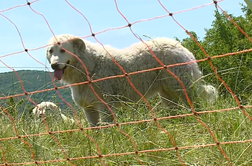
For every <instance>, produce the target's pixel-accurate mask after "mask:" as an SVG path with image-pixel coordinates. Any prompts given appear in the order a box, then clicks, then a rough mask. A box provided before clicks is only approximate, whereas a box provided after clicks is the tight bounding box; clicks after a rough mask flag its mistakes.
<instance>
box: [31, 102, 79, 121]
mask: <svg viewBox="0 0 252 166" xmlns="http://www.w3.org/2000/svg"><path fill="white" fill-rule="evenodd" d="M47 109H48V110H52V111H59V112H60V116H61V118H62V119H63V120H64V121H65V122H71V123H74V119H72V118H68V117H66V116H65V115H64V114H62V113H61V110H60V108H59V107H58V106H57V105H56V104H54V103H53V102H49V101H46V102H42V103H40V104H38V105H37V106H36V107H35V108H33V110H32V113H33V114H34V115H35V117H37V118H38V117H40V116H41V115H42V114H45V113H46V110H47Z"/></svg>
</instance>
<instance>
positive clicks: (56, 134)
mask: <svg viewBox="0 0 252 166" xmlns="http://www.w3.org/2000/svg"><path fill="white" fill-rule="evenodd" d="M39 1H40V0H36V1H32V2H27V3H25V4H22V5H17V6H13V7H11V8H8V9H4V10H1V11H0V16H1V17H3V18H5V19H6V20H8V21H9V22H10V23H11V24H12V25H13V26H14V27H15V29H16V31H17V32H18V35H19V40H21V43H22V46H23V50H20V51H17V52H12V53H9V54H6V55H0V62H1V63H2V64H3V65H4V66H6V67H7V68H9V69H10V70H12V71H13V72H14V73H15V75H16V77H17V78H18V80H19V82H20V85H21V88H22V90H23V93H19V94H13V95H8V96H0V101H4V102H5V101H7V100H9V99H11V98H18V97H23V96H26V100H27V101H29V102H30V103H32V104H33V105H34V106H36V105H37V104H38V103H36V102H35V101H34V100H32V99H31V98H30V96H31V95H33V94H38V93H43V92H48V91H55V92H57V95H58V96H59V97H60V98H61V100H62V101H63V102H64V103H66V104H67V106H68V107H69V108H71V110H72V113H73V116H74V118H75V120H76V121H77V128H75V129H64V130H57V131H55V130H52V129H51V127H50V124H48V123H49V122H48V120H47V117H46V116H45V115H44V114H43V117H42V118H43V125H44V126H45V130H46V132H37V133H33V134H31V133H29V132H27V134H25V133H26V132H25V131H24V132H22V133H20V131H19V130H18V129H17V128H18V127H17V122H16V121H15V117H14V116H13V115H11V114H10V113H9V111H8V109H7V108H5V107H4V106H2V105H1V106H0V108H1V110H2V114H1V116H6V117H7V119H9V120H10V125H11V126H12V128H13V130H14V133H15V135H14V136H9V137H2V136H1V137H0V149H1V160H0V165H40V164H50V163H53V164H59V163H64V164H69V165H76V164H75V162H76V161H78V160H90V161H91V164H90V165H92V160H94V161H96V160H99V163H100V165H110V164H109V162H108V161H105V160H106V158H110V157H117V156H131V157H132V158H133V159H131V160H136V161H137V163H138V164H140V165H146V163H145V162H143V160H142V157H141V156H142V154H148V153H157V155H158V152H169V151H174V152H175V155H176V158H177V159H178V163H179V164H181V165H187V162H186V161H185V160H184V157H183V155H181V152H182V151H183V150H191V149H198V148H207V147H217V148H218V152H220V153H221V154H222V156H223V157H224V158H225V161H226V163H227V164H228V165H232V162H233V161H234V160H233V159H232V160H231V159H230V156H229V155H228V153H227V151H226V150H225V148H223V147H224V146H225V145H230V144H232V145H236V144H243V143H249V144H250V145H251V142H252V139H245V140H244V139H241V140H227V141H219V139H218V136H217V135H216V134H215V132H214V131H213V129H211V127H209V125H208V124H207V123H205V122H204V121H203V120H202V119H201V118H200V116H201V115H206V114H215V113H221V112H222V113H226V112H230V111H235V110H240V111H241V112H242V114H244V115H245V116H246V117H247V118H248V119H250V121H251V120H252V117H251V116H250V115H249V113H248V112H247V111H246V109H250V108H252V106H251V105H246V106H244V105H242V104H241V101H240V99H239V98H238V97H237V96H236V94H235V93H234V92H233V91H232V89H231V88H229V86H228V84H226V82H225V80H223V79H222V77H221V76H220V75H219V73H218V72H217V70H216V67H215V66H214V64H213V63H212V60H213V59H217V58H226V57H228V56H236V55H239V54H243V53H247V52H251V51H252V49H246V50H242V51H237V52H231V53H225V54H222V55H214V56H209V55H208V53H207V52H206V51H205V49H204V47H203V46H202V45H201V44H200V42H198V41H197V39H196V38H195V37H194V36H193V35H192V34H191V33H190V32H189V31H188V30H187V29H186V27H184V26H183V25H181V24H180V23H179V21H178V20H176V17H175V16H176V14H179V13H184V12H188V11H191V10H197V9H199V8H204V7H206V6H210V5H215V6H216V8H218V9H219V10H220V11H222V13H223V14H224V15H225V16H226V17H227V18H228V19H229V20H230V21H231V22H232V23H233V26H235V27H237V28H238V29H239V31H240V33H241V34H243V35H244V36H245V37H246V38H248V39H249V41H250V42H251V43H252V39H251V38H250V37H249V35H247V34H246V32H245V31H244V30H243V29H242V28H241V27H239V26H238V24H237V23H236V22H235V21H234V20H232V18H231V17H229V15H228V14H227V13H226V12H225V11H224V10H223V9H222V7H221V6H220V5H219V4H218V3H219V2H221V1H224V0H220V1H213V2H211V3H208V4H205V5H201V6H198V7H194V8H191V9H186V10H183V11H177V12H173V13H172V12H170V11H169V10H168V8H169V7H167V6H165V5H163V4H162V2H161V1H160V0H158V1H157V2H156V3H157V4H159V5H160V6H161V7H162V8H163V9H164V10H165V11H166V12H167V14H166V15H161V16H157V17H154V18H148V19H144V20H138V21H135V22H130V21H129V20H128V19H127V17H126V16H124V14H123V12H122V11H121V10H120V6H119V5H118V4H117V1H116V0H114V5H115V7H116V10H117V12H118V13H119V14H120V16H121V17H122V18H123V19H124V20H125V22H126V25H123V26H121V27H115V28H109V29H105V30H103V31H100V32H94V31H93V29H92V24H91V23H90V22H89V20H88V19H87V17H86V16H85V14H83V12H82V11H79V10H78V9H77V8H75V6H74V5H72V4H71V2H70V1H67V0H65V2H66V4H67V5H69V7H71V8H72V9H73V10H75V11H76V12H77V13H78V14H80V15H81V17H82V18H83V20H82V21H84V22H87V24H88V26H89V29H90V35H89V36H83V37H81V38H83V39H84V38H93V39H94V40H95V41H96V42H97V43H99V44H100V45H101V46H102V47H103V49H104V50H105V51H106V53H107V54H108V55H109V56H110V57H111V59H112V60H113V62H114V63H115V64H116V65H117V66H118V67H119V68H120V69H121V71H122V73H123V74H121V75H114V76H110V77H105V78H99V79H94V80H93V79H92V78H91V76H90V74H89V72H88V70H87V67H86V66H85V64H84V63H82V65H83V67H84V69H85V70H86V74H87V78H88V80H89V81H86V82H81V83H76V84H70V85H61V86H57V85H56V83H55V81H54V78H53V76H52V74H51V73H50V78H51V80H52V82H53V86H54V88H49V89H42V90H38V91H32V92H28V91H27V90H26V89H25V87H24V86H23V83H22V79H21V77H20V76H19V74H18V72H17V71H16V70H15V69H14V68H12V67H10V66H9V65H8V64H7V63H5V61H4V58H5V57H11V56H14V55H17V54H20V53H27V55H28V56H29V57H30V58H32V59H33V60H35V61H36V62H37V63H39V64H41V65H43V66H44V67H45V69H46V70H47V71H49V70H50V69H49V67H47V66H46V65H45V64H44V63H42V62H40V61H38V60H37V59H36V58H35V57H34V56H33V55H32V54H30V52H32V51H35V50H40V49H45V48H46V47H47V45H44V46H41V47H38V48H33V49H27V48H26V46H25V42H24V41H23V38H22V33H21V32H20V31H19V27H18V26H17V25H16V24H15V22H13V21H12V20H11V19H10V18H8V17H7V16H5V14H4V13H5V12H7V11H8V12H11V11H12V10H14V9H17V8H20V7H29V10H31V11H32V12H33V13H34V14H36V15H39V16H40V17H41V18H42V19H43V20H44V21H45V24H46V25H47V26H48V28H49V30H50V31H51V33H52V36H54V37H55V36H56V35H55V33H54V31H53V28H51V26H50V24H49V22H48V21H47V17H46V16H44V13H39V12H38V11H36V10H35V9H33V4H35V3H39ZM27 10H28V9H27ZM164 17H171V18H172V20H173V21H174V22H175V23H176V24H177V25H178V26H179V27H180V28H182V29H183V30H184V31H185V32H186V33H187V34H188V35H189V36H190V37H191V38H192V39H193V40H194V42H195V43H197V45H198V47H199V48H200V49H201V50H202V51H203V52H204V54H205V58H202V59H198V60H196V62H197V63H200V62H204V61H207V62H209V64H210V65H211V68H212V70H213V72H214V74H215V75H216V77H217V78H218V80H219V81H220V82H221V84H222V85H224V86H225V88H226V89H227V90H228V91H229V92H230V94H231V95H232V96H233V98H234V100H235V102H236V103H237V105H236V106H235V107H230V108H223V109H218V110H203V111H197V109H195V106H194V105H193V103H192V101H191V99H190V98H189V96H188V95H187V89H186V88H185V86H184V85H183V82H182V81H181V80H180V79H179V77H178V76H176V75H175V74H174V73H172V72H171V71H170V68H171V67H174V66H182V65H186V64H190V63H195V61H190V62H186V63H178V64H174V65H165V64H163V63H162V62H161V60H160V59H158V58H157V56H156V55H155V53H154V52H153V51H152V50H151V48H150V47H149V46H148V44H147V43H145V42H144V41H143V40H142V39H141V38H140V37H139V36H138V35H137V34H136V33H135V32H134V30H133V29H132V26H134V25H136V24H141V23H143V22H147V21H153V20H156V19H160V18H164ZM127 28H128V29H129V30H130V31H131V33H132V34H133V35H134V36H135V38H137V39H138V40H139V41H140V42H142V43H143V44H144V45H145V46H146V47H147V48H148V49H149V51H150V53H151V54H152V55H153V57H154V58H155V59H156V61H157V62H158V63H159V64H160V67H156V68H152V69H146V70H141V71H134V72H131V73H127V72H126V71H125V70H124V68H123V67H122V66H120V64H119V63H118V62H117V61H116V60H115V59H113V57H112V56H111V53H110V52H109V51H108V50H106V48H105V46H104V44H103V43H102V42H101V41H99V40H98V38H97V36H98V35H99V34H103V33H106V32H108V31H113V30H118V29H127ZM69 53H70V52H69ZM72 55H73V56H75V57H76V58H77V59H78V60H79V61H81V60H80V59H79V58H78V57H77V56H76V55H74V54H72ZM163 69H164V70H166V71H167V72H168V73H169V74H171V75H172V76H173V77H174V78H176V79H177V80H178V82H179V83H180V84H181V87H183V91H184V93H185V96H186V98H187V100H188V103H189V105H190V108H191V112H188V113H186V114H178V115H170V116H163V117H157V116H156V114H155V112H154V108H153V106H152V105H151V104H150V103H149V101H147V100H146V99H145V97H144V94H141V93H140V92H139V91H138V89H137V88H136V87H135V86H134V84H133V83H132V82H131V80H130V77H129V76H131V75H136V74H139V73H144V72H150V71H159V70H163ZM120 77H125V78H126V79H127V81H128V82H129V83H130V85H131V87H132V88H133V89H134V90H135V91H136V92H137V93H138V95H140V96H141V98H142V99H143V101H144V102H145V104H146V106H147V107H148V110H149V111H150V113H151V118H147V119H143V120H134V121H127V122H118V121H117V118H116V116H115V113H114V112H113V110H112V109H111V107H110V106H109V105H108V104H107V103H106V102H105V101H104V100H103V99H102V98H101V97H100V96H99V95H98V94H97V92H96V91H95V89H94V87H93V84H94V83H96V82H100V81H104V80H108V79H115V78H120ZM82 84H88V85H89V86H90V88H91V89H92V91H93V93H94V94H95V95H96V97H97V98H99V100H100V101H101V102H102V103H103V104H105V105H106V107H107V108H108V109H109V110H110V111H111V113H112V115H113V118H114V124H109V125H104V126H99V127H88V126H83V124H82V123H81V117H79V116H78V113H77V110H76V108H75V107H74V106H73V105H72V104H71V103H69V102H67V101H66V100H65V99H64V97H62V95H61V93H60V92H59V90H61V89H65V88H69V87H70V86H78V85H82ZM187 117H193V118H195V119H196V121H197V123H198V124H200V125H201V126H202V127H203V128H204V129H205V130H207V133H209V134H210V137H211V139H212V140H213V142H212V143H204V142H199V144H192V145H186V146H180V145H178V144H177V139H176V136H174V134H173V133H172V132H170V131H168V130H167V129H166V128H165V127H163V126H162V124H161V121H164V120H171V119H179V118H187ZM151 122H153V124H154V125H155V127H156V128H157V129H158V130H159V131H160V132H162V133H164V134H165V135H166V136H167V137H166V139H167V142H168V141H171V143H172V145H173V147H165V148H162V147H161V148H153V149H143V148H141V147H139V146H138V144H137V140H135V139H134V137H133V133H128V132H127V131H125V130H124V126H130V125H136V124H147V123H151ZM18 125H19V124H18ZM110 128H115V129H116V130H117V131H118V132H120V133H121V134H122V135H123V136H125V137H127V138H128V140H129V141H130V142H131V145H132V150H131V151H128V150H126V151H123V152H116V151H115V152H107V153H103V152H102V150H101V145H100V143H99V140H97V139H96V138H94V136H93V134H92V133H91V131H94V129H100V130H103V129H110ZM79 132H80V133H81V134H82V135H83V136H84V137H85V138H87V139H88V140H89V142H90V144H92V145H94V147H93V148H94V149H95V150H94V149H92V150H94V151H95V153H96V154H94V153H90V155H85V154H84V155H83V156H72V155H71V157H70V155H69V153H68V152H67V151H66V145H62V143H61V141H60V139H61V138H60V137H61V134H64V133H69V134H71V133H79ZM105 134H106V133H105ZM108 134H109V133H108ZM192 134H194V133H192ZM199 134H200V133H199ZM44 136H49V137H50V138H51V140H52V144H55V146H57V147H58V152H57V153H59V154H60V155H59V156H60V157H58V158H55V159H44V160H42V159H41V158H40V159H39V160H38V159H37V158H38V157H37V156H36V153H37V152H36V151H37V148H35V146H34V142H31V141H30V140H31V139H35V138H38V137H44ZM48 139H49V138H48ZM13 140H14V141H18V140H19V141H20V142H19V144H25V145H26V147H27V149H28V150H29V151H30V159H25V160H23V162H9V160H8V157H6V153H7V152H8V151H9V150H8V146H7V145H6V141H7V142H8V141H13ZM82 143H84V142H81V141H80V142H79V144H82ZM85 143H86V142H85ZM17 144H18V143H17ZM90 148H91V146H90ZM249 148H250V146H249V147H248V148H247V149H245V150H244V152H243V153H242V154H241V155H240V157H241V156H242V155H243V154H244V153H246V152H247V150H248V149H249ZM27 149H26V150H27ZM86 150H87V151H91V149H86ZM216 152H217V150H216ZM8 153H9V152H8ZM167 157H169V156H167ZM248 160H249V159H248ZM125 165H127V164H125Z"/></svg>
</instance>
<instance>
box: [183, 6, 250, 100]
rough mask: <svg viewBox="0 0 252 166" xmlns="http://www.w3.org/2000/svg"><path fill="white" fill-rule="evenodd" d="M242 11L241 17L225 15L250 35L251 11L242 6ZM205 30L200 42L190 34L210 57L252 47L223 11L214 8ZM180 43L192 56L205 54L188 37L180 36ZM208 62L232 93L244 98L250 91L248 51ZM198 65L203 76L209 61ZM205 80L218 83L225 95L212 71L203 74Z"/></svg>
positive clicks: (200, 56)
mask: <svg viewBox="0 0 252 166" xmlns="http://www.w3.org/2000/svg"><path fill="white" fill-rule="evenodd" d="M242 11H243V12H244V13H245V15H244V16H237V17H235V16H233V15H231V14H230V15H229V17H230V18H231V19H232V20H234V22H235V23H236V24H237V25H238V26H239V27H240V28H241V29H242V30H243V31H245V32H246V33H247V34H248V36H250V35H252V22H251V18H252V14H251V11H250V10H249V9H248V8H246V7H245V6H243V8H242ZM205 31H206V34H205V37H204V38H203V40H202V41H200V40H199V39H198V37H197V35H196V33H195V32H191V34H192V35H193V36H194V37H195V38H196V39H197V40H198V41H199V43H200V44H201V45H202V47H203V48H204V49H205V51H206V53H207V54H208V55H209V56H210V57H212V56H215V55H222V54H226V53H232V52H238V51H242V50H246V49H250V48H251V46H252V43H251V42H250V40H249V39H248V38H247V37H246V36H245V35H244V34H243V33H242V32H241V31H240V30H239V28H237V27H236V26H235V25H234V24H233V23H232V22H231V21H230V20H229V19H228V18H227V17H226V16H225V14H223V13H220V12H219V11H218V9H216V11H215V20H214V21H213V23H212V27H211V28H210V29H205ZM181 42H182V45H184V46H185V47H186V48H188V49H189V50H190V51H191V52H192V53H194V55H195V57H196V59H202V58H205V57H206V55H205V54H204V53H203V51H202V50H201V49H200V47H199V46H198V45H197V44H196V42H195V41H194V40H193V39H192V38H186V39H183V40H182V41H181ZM212 62H213V64H214V66H215V67H216V69H217V70H218V74H219V75H220V76H221V78H222V79H223V80H224V81H225V82H226V83H227V85H228V86H229V87H230V88H231V89H232V90H233V91H234V92H235V94H236V95H238V96H239V97H241V98H243V99H247V98H248V97H249V96H250V92H251V90H252V85H251V76H252V71H251V67H252V53H251V52H248V53H240V54H236V55H232V56H226V57H222V58H216V59H212ZM199 66H200V67H201V68H202V69H203V73H204V75H207V74H211V73H213V70H212V68H211V66H210V65H209V62H207V61H206V62H203V63H199ZM205 80H206V81H208V82H210V83H213V84H216V85H218V87H219V91H220V92H221V94H223V95H226V94H228V91H227V90H226V89H225V87H224V86H222V84H221V82H219V81H218V80H217V79H216V77H215V76H214V75H213V74H212V75H210V76H209V77H206V78H205Z"/></svg>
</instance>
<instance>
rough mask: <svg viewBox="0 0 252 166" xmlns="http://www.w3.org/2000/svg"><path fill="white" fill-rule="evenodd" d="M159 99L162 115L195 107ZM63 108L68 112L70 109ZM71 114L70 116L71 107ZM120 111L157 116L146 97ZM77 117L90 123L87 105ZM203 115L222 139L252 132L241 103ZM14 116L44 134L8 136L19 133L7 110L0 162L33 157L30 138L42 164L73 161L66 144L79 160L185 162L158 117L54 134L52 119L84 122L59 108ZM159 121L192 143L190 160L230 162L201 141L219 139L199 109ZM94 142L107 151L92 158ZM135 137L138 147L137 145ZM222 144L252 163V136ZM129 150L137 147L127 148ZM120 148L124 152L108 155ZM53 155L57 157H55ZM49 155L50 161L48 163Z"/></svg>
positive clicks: (224, 102) (58, 123)
mask: <svg viewBox="0 0 252 166" xmlns="http://www.w3.org/2000/svg"><path fill="white" fill-rule="evenodd" d="M156 103H157V100H156V99H155V100H153V101H151V105H152V106H153V107H154V114H155V116H156V117H157V118H160V117H173V116H175V115H184V114H190V113H192V112H191V111H190V110H188V109H186V108H183V107H181V108H180V107H176V108H168V107H164V106H162V105H156ZM195 106H196V108H195V109H196V111H207V110H219V109H224V108H232V107H236V106H237V104H236V103H235V101H234V99H232V98H231V97H230V98H225V99H222V98H219V101H218V102H217V103H216V104H215V105H208V104H207V103H203V102H202V103H200V104H195ZM17 111H20V110H17ZM64 111H65V112H66V114H67V112H68V111H71V110H64ZM245 111H246V112H247V113H248V114H250V115H251V116H252V110H251V109H246V110H245ZM67 116H71V115H70V113H69V114H67ZM116 116H117V121H118V122H119V123H124V122H132V121H141V120H148V119H153V117H152V116H151V113H150V110H149V109H148V107H147V106H146V105H145V104H143V103H140V104H131V103H128V104H127V106H123V107H121V108H119V109H118V110H116ZM78 117H79V118H80V120H81V121H80V123H81V125H82V127H87V126H88V123H87V121H86V120H85V117H84V115H83V112H82V111H78ZM198 117H199V119H200V121H202V122H203V123H204V124H206V125H207V126H208V127H209V128H210V129H211V131H212V132H213V134H214V135H215V137H216V138H217V140H218V142H232V141H243V140H250V139H251V138H252V122H251V120H250V119H249V118H248V117H247V116H245V115H244V114H243V113H242V112H241V110H239V109H237V110H230V111H225V112H214V113H205V114H199V115H198ZM13 118H14V122H15V126H16V128H17V131H18V134H19V135H32V134H38V133H45V134H44V135H41V136H31V137H25V138H22V140H23V141H22V140H21V139H20V138H13V139H4V138H11V137H16V136H17V135H16V134H15V130H14V127H13V123H12V121H11V120H10V118H9V116H7V115H6V114H5V113H4V112H2V115H1V117H0V135H1V138H0V164H4V160H5V161H6V163H25V162H33V163H34V160H33V158H32V154H31V148H30V147H29V146H28V145H27V144H26V143H25V142H27V143H29V145H31V147H32V151H33V152H34V154H35V158H36V161H38V162H43V161H45V162H44V163H43V164H42V165H71V164H70V163H69V161H65V160H64V161H57V160H60V159H66V156H65V155H64V153H63V152H62V149H64V152H65V154H66V155H67V156H68V157H69V158H70V159H73V160H71V161H70V162H71V163H73V164H75V165H90V166H93V165H103V163H105V164H106V165H111V166H114V165H115V166H117V165H141V163H140V162H139V160H140V161H141V162H142V164H144V165H157V166H159V165H160V166H162V165H164V166H167V165H181V162H180V161H179V158H178V156H177V153H176V151H175V150H169V148H174V144H173V141H172V140H171V139H170V137H169V136H168V134H166V133H165V132H163V131H162V130H160V128H159V127H158V126H157V125H156V122H154V121H148V122H141V123H136V124H125V125H120V126H119V127H117V126H114V127H109V128H103V129H100V130H85V129H84V130H83V131H81V130H76V131H73V132H62V133H57V134H52V135H50V134H46V133H48V131H47V129H46V125H48V128H49V130H50V131H65V130H72V129H79V126H78V124H72V123H68V122H64V121H62V119H61V118H60V117H59V115H58V114H57V113H50V114H48V115H46V125H45V123H44V120H43V119H35V118H34V117H32V116H31V117H26V118H17V117H13ZM157 122H158V124H159V125H160V126H161V127H162V128H164V129H165V130H166V131H167V132H169V134H171V136H172V137H173V139H174V140H175V142H176V144H177V147H179V148H180V147H187V148H185V149H179V150H178V154H179V156H180V158H181V159H182V161H183V163H185V165H195V166H196V165H197V166H198V165H228V160H227V159H226V158H225V157H224V155H223V154H222V152H221V151H220V149H219V148H218V146H206V147H202V146H201V145H209V144H215V142H214V139H213V137H212V136H211V134H210V132H209V131H208V130H207V129H206V128H205V127H204V126H203V125H202V124H200V123H199V121H198V120H197V119H196V117H195V116H194V115H192V116H184V117H180V118H179V117H174V118H168V119H163V120H159V121H157ZM119 129H120V130H121V131H122V132H124V133H127V134H128V135H129V136H130V138H129V137H127V136H126V135H125V134H123V133H122V132H120V130H119ZM90 138H91V139H90ZM55 140H57V141H55ZM24 141H25V142H24ZM95 142H96V143H97V145H98V146H99V147H98V148H99V150H100V153H101V154H102V155H105V157H103V158H102V159H100V158H89V156H98V148H97V145H96V143H95ZM134 143H135V145H136V147H134ZM59 144H60V146H59ZM194 145H195V146H197V145H200V147H191V146H194ZM60 147H62V149H61V148H60ZM221 147H222V149H223V150H224V152H225V153H226V155H227V156H228V158H229V159H230V161H231V163H232V165H252V159H251V153H252V148H251V142H247V143H231V144H226V145H221ZM135 148H136V149H137V151H139V152H141V151H145V150H147V152H146V153H138V155H136V154H135V153H134V152H135V151H136V149H135ZM148 150H150V151H148ZM151 150H153V151H151ZM127 152H133V153H131V154H125V153H127ZM118 153H119V154H121V155H110V156H106V155H109V154H118ZM3 157H4V158H3ZM82 157H83V158H82ZM138 157H139V160H138ZM52 160H54V161H55V162H50V161H52ZM101 160H102V161H101ZM46 161H49V162H48V163H47V162H46ZM102 162H103V163H102ZM17 165H18V164H17Z"/></svg>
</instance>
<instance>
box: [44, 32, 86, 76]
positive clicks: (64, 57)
mask: <svg viewBox="0 0 252 166" xmlns="http://www.w3.org/2000/svg"><path fill="white" fill-rule="evenodd" d="M85 49H86V46H85V43H84V42H83V40H82V39H80V38H78V37H75V36H72V35H59V36H56V37H53V38H52V39H51V40H50V41H49V46H48V47H47V50H46V55H47V59H48V61H49V63H50V64H51V67H52V69H53V70H54V77H55V78H56V79H57V80H61V79H62V77H63V75H64V73H65V72H67V70H68V68H70V67H71V65H72V64H74V63H75V61H76V56H78V55H79V52H80V51H83V50H85Z"/></svg>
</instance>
